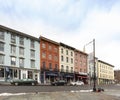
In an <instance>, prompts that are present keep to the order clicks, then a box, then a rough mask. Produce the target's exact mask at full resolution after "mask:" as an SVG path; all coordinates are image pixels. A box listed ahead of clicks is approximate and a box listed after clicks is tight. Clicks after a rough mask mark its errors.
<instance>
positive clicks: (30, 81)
mask: <svg viewBox="0 0 120 100" xmlns="http://www.w3.org/2000/svg"><path fill="white" fill-rule="evenodd" d="M10 83H11V84H12V85H37V84H38V82H37V81H36V80H34V79H14V80H11V82H10Z"/></svg>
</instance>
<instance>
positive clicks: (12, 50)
mask: <svg viewBox="0 0 120 100" xmlns="http://www.w3.org/2000/svg"><path fill="white" fill-rule="evenodd" d="M11 54H16V47H15V46H13V45H11Z"/></svg>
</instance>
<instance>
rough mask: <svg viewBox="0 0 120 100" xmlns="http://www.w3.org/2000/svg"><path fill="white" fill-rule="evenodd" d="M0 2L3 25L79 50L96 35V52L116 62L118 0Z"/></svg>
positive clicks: (118, 40) (119, 39)
mask: <svg viewBox="0 0 120 100" xmlns="http://www.w3.org/2000/svg"><path fill="white" fill-rule="evenodd" d="M0 4H1V6H0V19H2V20H1V24H2V25H5V26H8V27H11V28H13V29H16V30H18V31H22V32H24V33H27V34H30V35H33V36H35V37H39V36H40V35H43V36H45V37H47V38H50V39H53V40H54V41H57V42H64V43H65V44H68V45H70V46H73V47H75V48H77V49H80V50H83V46H84V45H85V44H86V43H88V42H90V41H91V40H93V38H95V39H96V56H97V57H98V58H100V59H101V60H105V61H108V63H111V64H113V65H115V66H119V61H118V60H117V59H118V55H119V50H120V46H119V43H120V38H119V37H120V35H119V33H120V28H119V26H120V7H119V5H120V1H119V0H116V1H115V0H109V1H108V0H34V1H33V0H6V1H4V0H0ZM113 52H114V53H113ZM113 58H117V59H116V60H113Z"/></svg>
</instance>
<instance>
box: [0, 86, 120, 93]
mask: <svg viewBox="0 0 120 100" xmlns="http://www.w3.org/2000/svg"><path fill="white" fill-rule="evenodd" d="M99 87H102V88H103V89H105V90H109V89H112V90H120V86H117V85H101V86H96V88H99ZM72 90H74V91H77V90H92V86H89V85H83V86H49V85H48V86H41V85H39V86H10V85H7V86H5V85H0V93H37V92H58V91H72Z"/></svg>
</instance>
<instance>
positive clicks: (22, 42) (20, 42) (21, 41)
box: [19, 37, 24, 45]
mask: <svg viewBox="0 0 120 100" xmlns="http://www.w3.org/2000/svg"><path fill="white" fill-rule="evenodd" d="M19 44H20V45H24V38H23V37H20V38H19Z"/></svg>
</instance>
